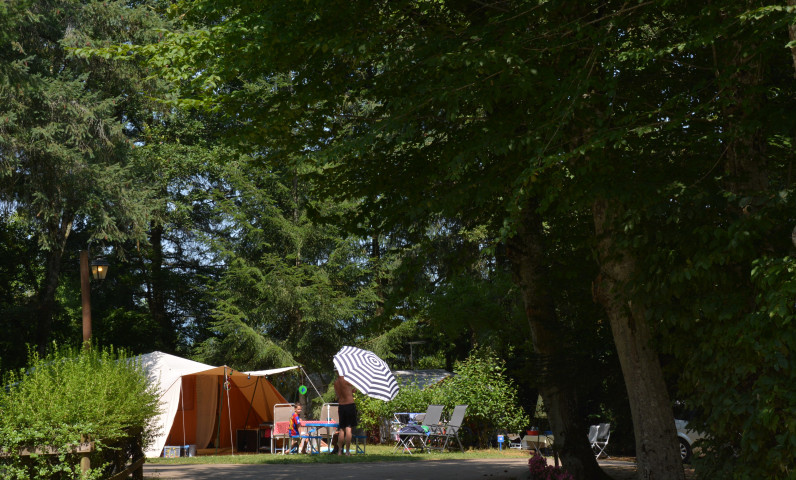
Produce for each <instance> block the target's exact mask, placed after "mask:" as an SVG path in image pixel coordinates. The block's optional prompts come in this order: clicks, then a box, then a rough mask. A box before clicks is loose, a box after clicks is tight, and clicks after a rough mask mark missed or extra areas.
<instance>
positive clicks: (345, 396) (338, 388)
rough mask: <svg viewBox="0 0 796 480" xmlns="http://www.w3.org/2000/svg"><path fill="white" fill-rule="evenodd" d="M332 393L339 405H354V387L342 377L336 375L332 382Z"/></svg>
mask: <svg viewBox="0 0 796 480" xmlns="http://www.w3.org/2000/svg"><path fill="white" fill-rule="evenodd" d="M334 393H335V395H337V402H338V403H339V404H340V405H346V404H348V403H354V387H353V386H352V385H351V384H350V383H348V380H346V379H345V378H343V376H342V375H338V376H337V378H336V379H335V381H334Z"/></svg>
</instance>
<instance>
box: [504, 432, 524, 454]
mask: <svg viewBox="0 0 796 480" xmlns="http://www.w3.org/2000/svg"><path fill="white" fill-rule="evenodd" d="M506 440H508V441H509V448H515V449H517V450H522V436H521V435H520V434H519V433H513V434H509V435H506Z"/></svg>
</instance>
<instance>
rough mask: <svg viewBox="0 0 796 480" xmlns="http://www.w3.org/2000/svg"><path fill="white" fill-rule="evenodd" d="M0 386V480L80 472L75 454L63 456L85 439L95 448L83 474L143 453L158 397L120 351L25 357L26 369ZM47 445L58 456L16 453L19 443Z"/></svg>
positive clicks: (77, 475)
mask: <svg viewBox="0 0 796 480" xmlns="http://www.w3.org/2000/svg"><path fill="white" fill-rule="evenodd" d="M4 382H5V385H6V388H4V389H0V447H1V448H2V450H3V451H4V452H7V453H8V454H9V456H8V457H6V458H4V459H0V466H1V467H2V469H4V478H12V479H28V478H35V479H71V478H75V479H77V478H81V477H80V465H79V458H78V456H77V455H75V454H70V453H66V452H67V450H68V449H69V448H70V446H74V445H76V444H78V443H81V438H84V436H86V437H88V438H89V439H90V440H91V441H93V442H94V444H95V448H96V450H97V451H96V453H94V454H92V456H91V465H92V468H91V472H90V474H89V476H88V478H101V477H103V476H106V475H107V473H108V472H109V471H112V470H113V469H114V468H119V466H120V464H121V465H123V464H124V463H123V462H124V461H125V458H126V456H127V455H128V454H136V455H138V456H140V455H142V448H143V446H144V445H145V443H146V442H147V439H148V432H146V431H145V427H146V425H147V422H148V421H149V419H150V418H152V417H153V416H154V415H156V413H157V409H158V405H157V400H158V396H157V394H156V392H154V391H153V390H152V387H151V385H150V383H149V381H148V379H147V377H146V375H145V373H144V371H143V369H142V367H141V366H140V365H138V364H136V363H134V362H132V361H131V359H130V358H128V357H127V356H126V354H125V353H124V352H122V351H116V350H113V349H102V350H99V349H91V350H88V351H86V350H79V351H77V350H74V349H66V348H61V349H56V351H55V352H54V353H52V354H50V355H48V356H47V357H45V358H39V357H38V355H36V354H32V355H31V357H30V365H29V366H28V368H27V369H26V370H22V371H19V372H12V373H9V374H8V375H7V377H6V378H5V379H4ZM47 446H50V447H54V448H57V449H59V450H60V453H59V454H58V455H34V456H31V457H22V456H20V455H18V451H19V449H21V448H31V447H32V448H36V447H47Z"/></svg>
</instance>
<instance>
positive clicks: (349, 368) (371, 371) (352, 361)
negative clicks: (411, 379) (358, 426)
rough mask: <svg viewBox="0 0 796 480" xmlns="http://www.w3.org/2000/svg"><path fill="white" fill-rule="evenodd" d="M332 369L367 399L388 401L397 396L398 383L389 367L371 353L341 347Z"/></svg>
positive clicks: (355, 348) (359, 349)
mask: <svg viewBox="0 0 796 480" xmlns="http://www.w3.org/2000/svg"><path fill="white" fill-rule="evenodd" d="M334 368H335V369H337V373H339V374H340V375H342V376H343V377H344V378H345V379H346V380H348V382H349V383H350V384H351V385H353V386H355V387H356V388H357V390H359V391H360V392H362V393H364V394H365V395H367V396H369V397H373V398H378V399H379V400H384V401H390V400H392V399H393V398H395V396H396V395H397V394H398V382H396V381H395V376H394V375H393V374H392V372H391V371H390V367H388V366H387V363H385V362H384V360H382V359H381V358H379V357H378V356H377V355H376V354H375V353H373V352H370V351H368V350H362V349H361V348H357V347H343V348H341V349H340V351H339V352H337V354H336V355H335V356H334Z"/></svg>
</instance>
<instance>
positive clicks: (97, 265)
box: [80, 250, 110, 349]
mask: <svg viewBox="0 0 796 480" xmlns="http://www.w3.org/2000/svg"><path fill="white" fill-rule="evenodd" d="M109 266H110V264H109V263H108V261H107V260H105V259H104V258H102V257H100V258H98V259H96V260H94V261H93V262H91V274H92V275H93V276H94V279H95V280H100V281H101V280H105V275H107V274H108V267H109ZM88 271H89V263H88V250H81V251H80V293H81V297H82V300H83V302H82V308H83V348H86V349H88V347H89V345H91V293H90V291H91V287H90V284H89V278H88Z"/></svg>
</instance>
